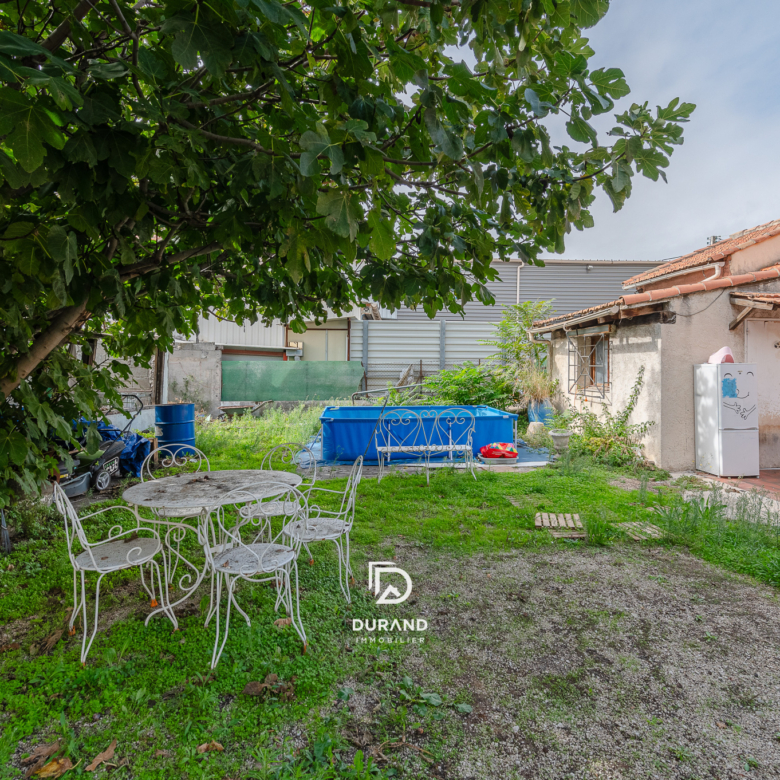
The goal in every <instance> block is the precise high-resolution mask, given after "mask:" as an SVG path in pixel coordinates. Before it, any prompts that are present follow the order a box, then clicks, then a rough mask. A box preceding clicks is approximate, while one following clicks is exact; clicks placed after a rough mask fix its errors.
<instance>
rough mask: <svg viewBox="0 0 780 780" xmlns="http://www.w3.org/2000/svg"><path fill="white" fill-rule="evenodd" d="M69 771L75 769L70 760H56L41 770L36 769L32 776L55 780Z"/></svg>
mask: <svg viewBox="0 0 780 780" xmlns="http://www.w3.org/2000/svg"><path fill="white" fill-rule="evenodd" d="M69 769H73V764H72V763H71V760H70V759H69V758H64V757H63V758H55V759H54V760H53V761H49V763H48V764H46V765H45V766H42V767H41V768H40V769H36V770H35V771H34V772H33V774H32V776H33V777H48V778H51V779H52V780H55V779H56V778H58V777H62V776H63V775H64V774H65V772H67V771H68V770H69Z"/></svg>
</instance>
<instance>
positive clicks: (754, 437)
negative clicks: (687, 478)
mask: <svg viewBox="0 0 780 780" xmlns="http://www.w3.org/2000/svg"><path fill="white" fill-rule="evenodd" d="M693 372H694V405H695V410H696V468H697V469H698V470H699V471H706V472H708V473H710V474H716V475H717V476H719V477H752V476H757V475H758V382H757V380H756V365H755V363H719V364H710V363H705V364H704V365H699V366H694V367H693Z"/></svg>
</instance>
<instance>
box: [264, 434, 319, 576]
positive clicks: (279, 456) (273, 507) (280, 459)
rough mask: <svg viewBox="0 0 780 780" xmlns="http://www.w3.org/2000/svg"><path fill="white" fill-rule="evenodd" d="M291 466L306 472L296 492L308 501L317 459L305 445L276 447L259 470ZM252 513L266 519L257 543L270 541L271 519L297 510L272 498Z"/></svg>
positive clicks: (310, 559) (287, 444)
mask: <svg viewBox="0 0 780 780" xmlns="http://www.w3.org/2000/svg"><path fill="white" fill-rule="evenodd" d="M301 461H303V462H304V463H305V466H301V465H300V464H301ZM291 466H293V467H295V469H296V470H298V469H301V468H303V469H305V471H306V476H305V478H304V480H303V482H301V484H300V485H299V486H298V491H299V492H300V493H301V494H302V495H303V496H304V497H305V498H306V500H307V501H308V499H309V493H310V492H311V489H312V488H313V487H314V483H315V482H316V481H317V459H316V457H315V455H314V453H313V452H312V451H311V450H310V449H309V448H308V447H307V446H306V445H305V444H296V443H294V442H288V443H285V444H279V445H277V446H276V447H274V448H273V449H272V450H271V451H270V452H269V453H268V454H267V455H266V456H265V457H264V458H263V463H262V465H261V468H262V469H263V470H268V471H290V470H291V469H290V467H291ZM254 511H257V512H258V516H259V515H260V514H262V516H263V517H265V518H266V522H265V523H264V524H263V525H262V526H261V528H260V530H259V531H258V533H257V534H256V536H255V541H256V542H257V541H262V540H263V539H268V540H270V539H271V536H272V530H271V520H272V518H274V517H289V516H290V515H292V514H294V512H295V511H298V508H297V507H290V506H285V505H284V504H283V503H282V501H280V499H279V498H272V499H271V500H270V501H264V502H262V503H259V504H256V505H255V508H254ZM303 546H304V547H305V548H306V553H307V555H308V556H309V563H314V559H313V557H312V554H311V551H310V550H309V548H308V547H307V546H306V544H305V543H304V545H303Z"/></svg>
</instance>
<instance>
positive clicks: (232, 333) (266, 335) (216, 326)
mask: <svg viewBox="0 0 780 780" xmlns="http://www.w3.org/2000/svg"><path fill="white" fill-rule="evenodd" d="M284 331H285V328H284V325H282V324H281V323H277V322H275V323H274V324H273V325H271V326H270V327H267V326H266V325H263V323H262V322H256V323H254V325H249V324H245V325H237V324H236V323H235V322H230V321H228V320H220V319H218V318H217V317H214V316H209V317H208V319H207V318H205V317H202V318H201V320H200V326H199V332H198V340H199V341H209V342H213V343H215V344H225V345H229V346H231V347H257V348H262V347H266V348H273V349H283V348H284V346H285V344H284ZM190 341H194V339H190Z"/></svg>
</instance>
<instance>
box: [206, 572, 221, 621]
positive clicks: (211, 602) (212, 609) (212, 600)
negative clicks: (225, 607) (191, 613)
mask: <svg viewBox="0 0 780 780" xmlns="http://www.w3.org/2000/svg"><path fill="white" fill-rule="evenodd" d="M217 576H218V575H217V574H216V573H215V572H214V570H213V569H212V570H211V585H210V586H209V611H208V614H207V615H206V622H205V623H204V624H203V628H208V627H209V622H210V621H211V618H212V617H214V612H215V611H216V609H217V603H216V599H215V598H214V585H215V580H216V578H217Z"/></svg>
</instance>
